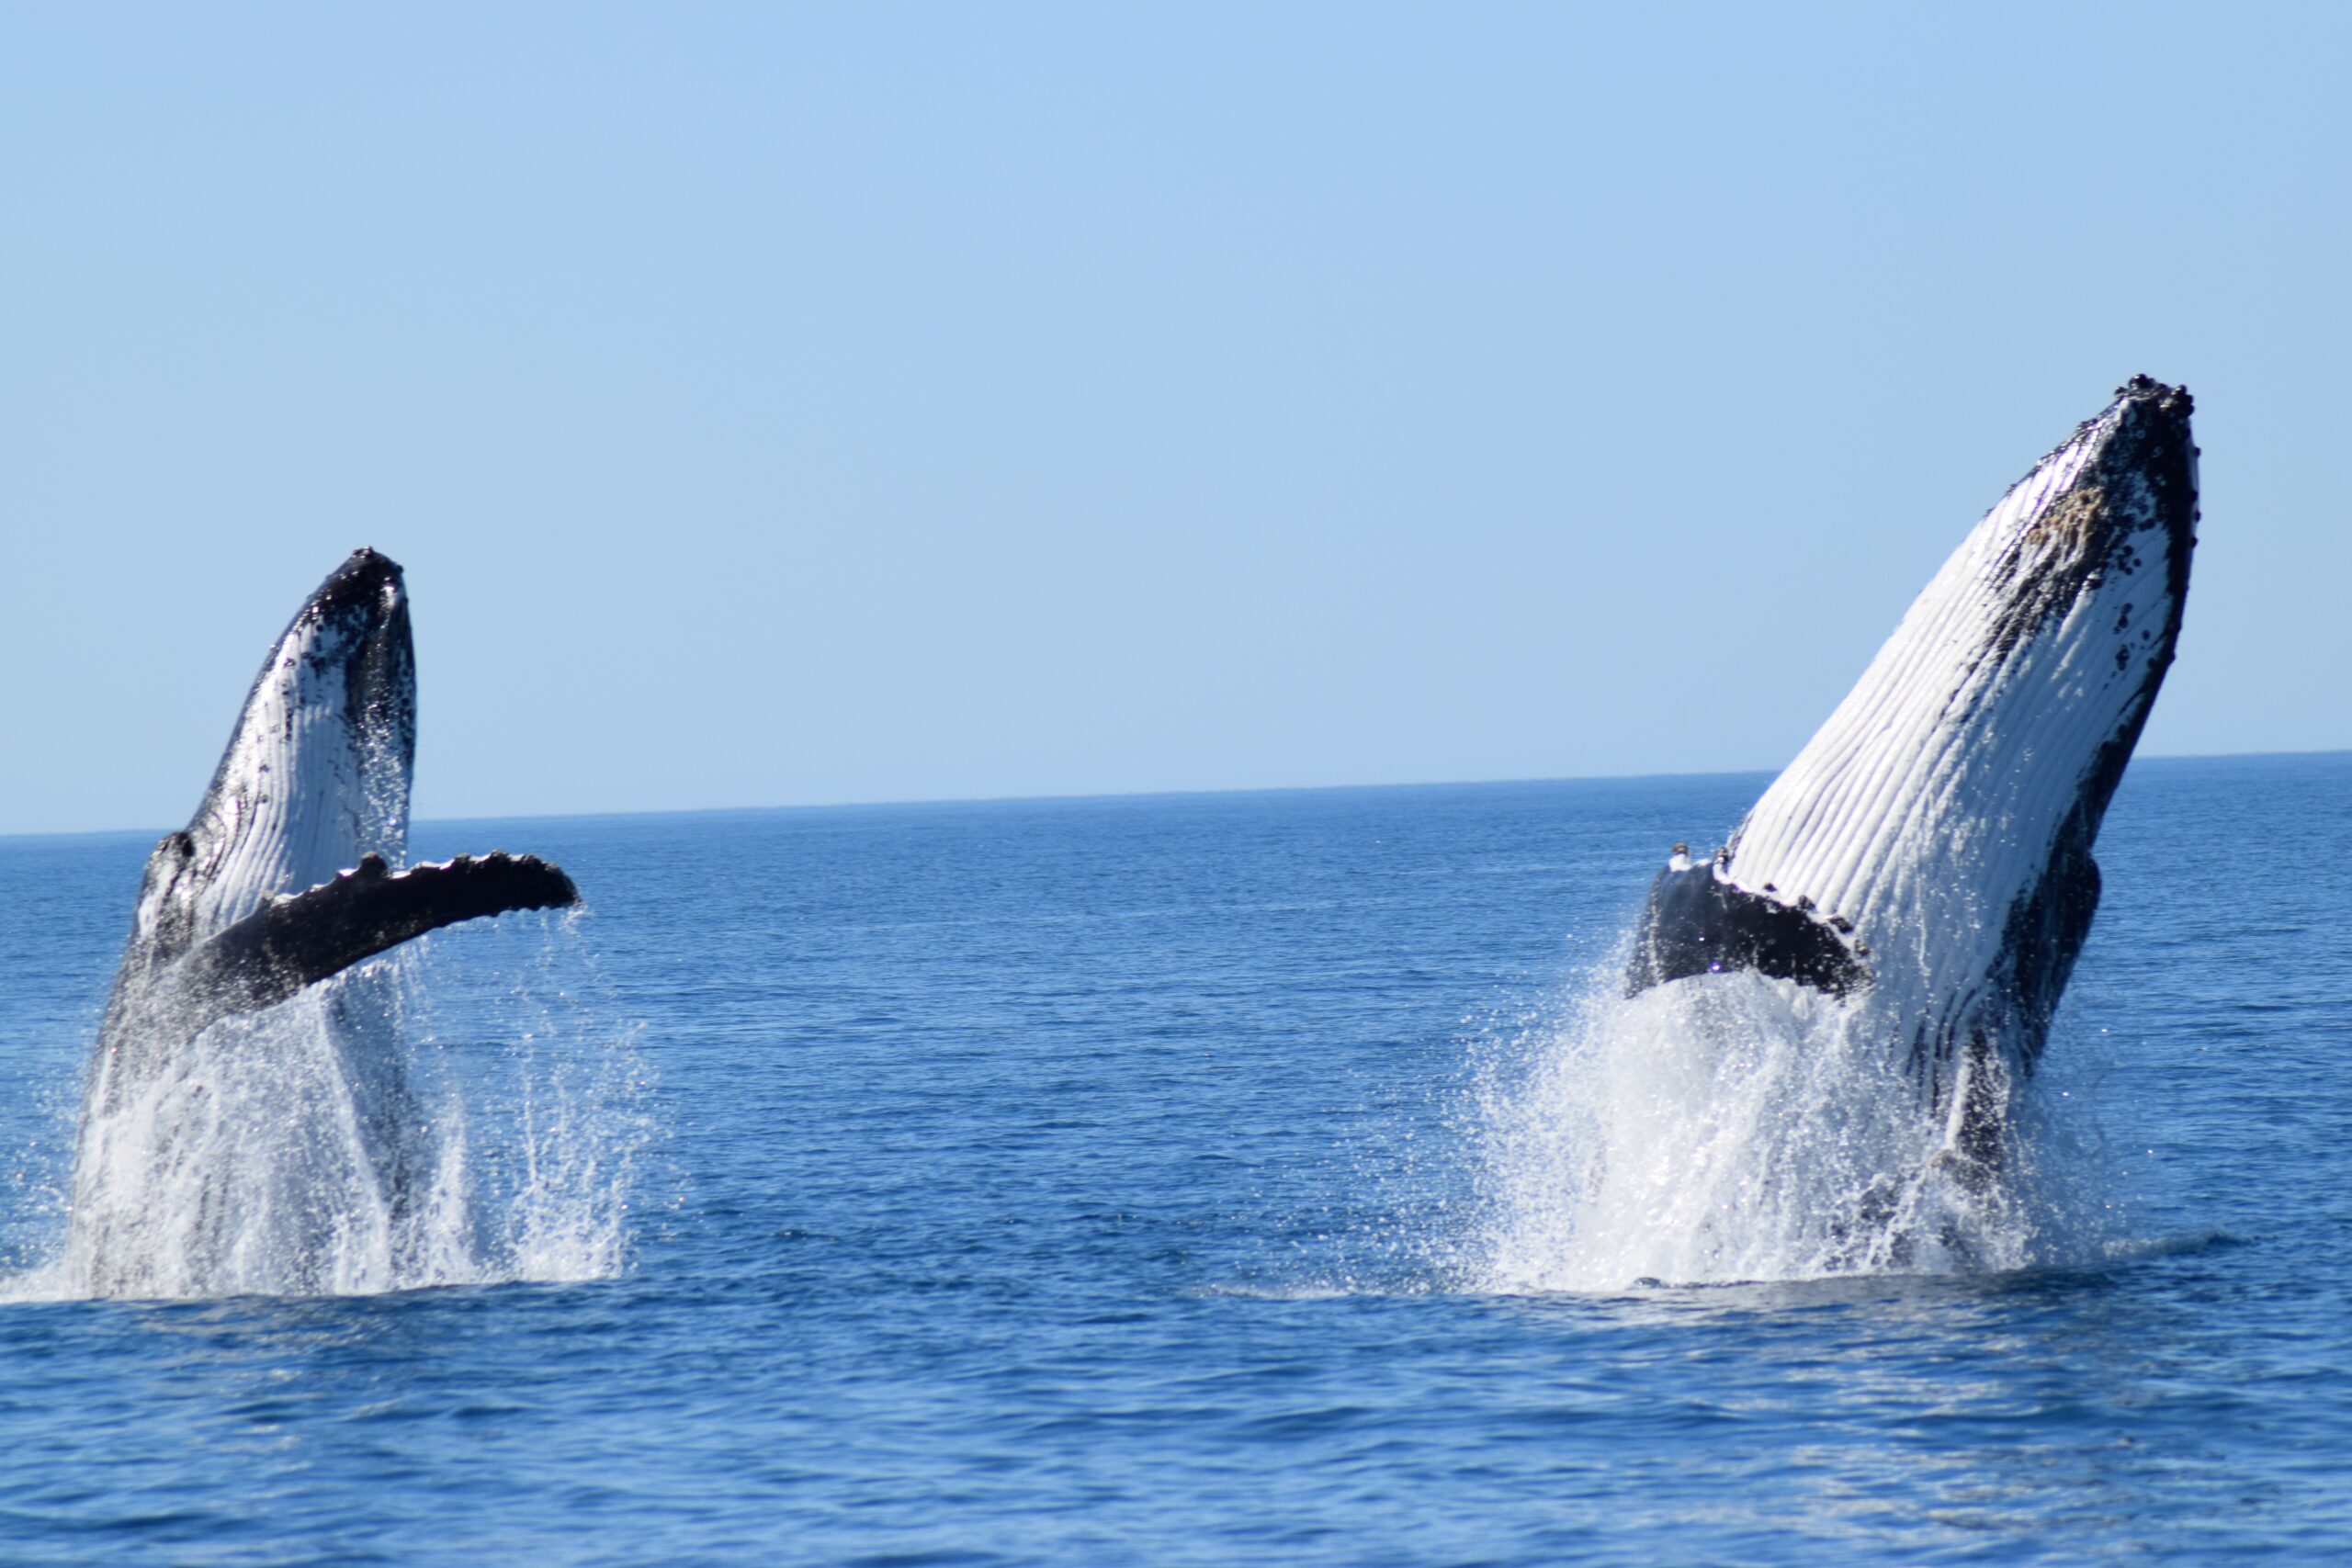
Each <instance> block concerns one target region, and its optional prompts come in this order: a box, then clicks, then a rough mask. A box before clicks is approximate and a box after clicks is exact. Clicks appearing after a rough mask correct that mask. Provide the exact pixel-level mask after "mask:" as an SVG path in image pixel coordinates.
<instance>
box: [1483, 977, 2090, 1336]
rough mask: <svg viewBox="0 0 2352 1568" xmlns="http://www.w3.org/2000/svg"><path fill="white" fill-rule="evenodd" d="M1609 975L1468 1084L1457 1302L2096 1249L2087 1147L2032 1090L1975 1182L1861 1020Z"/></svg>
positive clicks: (1964, 1267) (1971, 1267)
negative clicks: (1995, 1162) (1469, 1215)
mask: <svg viewBox="0 0 2352 1568" xmlns="http://www.w3.org/2000/svg"><path fill="white" fill-rule="evenodd" d="M1614 981H1615V974H1614V972H1611V974H1609V975H1607V976H1596V977H1595V979H1594V981H1593V982H1592V984H1591V985H1590V986H1589V987H1587V990H1586V993H1585V996H1584V998H1583V999H1581V1000H1580V1001H1578V1002H1576V1003H1574V1004H1572V1005H1570V1006H1569V1007H1567V1008H1566V1010H1565V1015H1564V1016H1562V1017H1560V1018H1556V1019H1555V1020H1552V1021H1547V1022H1545V1023H1544V1024H1542V1025H1539V1026H1537V1027H1535V1028H1533V1029H1532V1030H1530V1031H1529V1032H1526V1033H1525V1034H1524V1035H1522V1036H1521V1038H1520V1039H1519V1040H1517V1041H1516V1042H1513V1043H1512V1044H1511V1045H1510V1047H1509V1048H1507V1049H1503V1050H1499V1051H1498V1052H1497V1053H1495V1059H1494V1060H1493V1061H1491V1062H1490V1063H1489V1064H1488V1065H1487V1069H1486V1071H1485V1072H1484V1073H1483V1074H1482V1075H1481V1077H1480V1079H1479V1084H1478V1093H1477V1109H1478V1117H1477V1121H1478V1127H1477V1130H1476V1136H1477V1138H1478V1140H1479V1143H1480V1144H1481V1145H1482V1146H1481V1148H1480V1150H1479V1155H1480V1171H1481V1186H1482V1189H1483V1191H1482V1199H1483V1201H1482V1204H1481V1210H1482V1217H1481V1219H1480V1220H1479V1222H1478V1224H1477V1227H1476V1236H1475V1238H1474V1243H1473V1245H1472V1247H1470V1248H1469V1257H1468V1258H1467V1259H1466V1267H1465V1269H1464V1272H1465V1273H1466V1274H1467V1276H1468V1278H1467V1279H1466V1280H1465V1281H1464V1282H1465V1283H1467V1284H1469V1285H1470V1286H1471V1287H1472V1288H1474V1289H1480V1290H1489V1291H1495V1292H1548V1291H1613V1290H1621V1289H1623V1288H1625V1287H1627V1286H1629V1285H1634V1284H1636V1283H1639V1282H1642V1281H1645V1280H1647V1281H1658V1282H1665V1283H1669V1284H1704V1283H1721V1282H1729V1281H1736V1280H1804V1279H1818V1278H1826V1277H1831V1276H1837V1275H1848V1274H1868V1273H1953V1272H1974V1271H1983V1270H2000V1269H2023V1268H2040V1267H2052V1266H2063V1265H2066V1264H2071V1263H2075V1262H2082V1261H2088V1260H2091V1259H2094V1258H2098V1257H2101V1256H2105V1255H2107V1254H2108V1253H2109V1249H2110V1248H2111V1247H2112V1246H2113V1245H2114V1242H2115V1236H2114V1234H2113V1233H2114V1225H2113V1222H2112V1219H2111V1214H2110V1211H2109V1209H2108V1208H2107V1207H2106V1205H2105V1204H2104V1203H2103V1202H2101V1201H2099V1193H2100V1190H2101V1186H2102V1182H2101V1178H2100V1174H2099V1171H2098V1159H2097V1156H2096V1155H2095V1153H2092V1152H2090V1151H2089V1150H2088V1147H2087V1145H2085V1144H2084V1143H2083V1142H2082V1141H2081V1140H2079V1139H2077V1138H2075V1137H2074V1136H2073V1135H2072V1130H2071V1129H2069V1128H2068V1127H2066V1126H2065V1125H2064V1124H2063V1122H2061V1121H2059V1120H2058V1119H2055V1118H2053V1117H2052V1116H2051V1115H2050V1114H2048V1108H2047V1106H2046V1105H2045V1104H2044V1102H2043V1100H2042V1097H2041V1094H2040V1093H2039V1092H2038V1091H2037V1090H2036V1089H2035V1086H2033V1085H2031V1084H2028V1085H2025V1086H2022V1087H2021V1088H2020V1089H2019V1090H2018V1093H2017V1094H2016V1096H2015V1098H2014V1100H2013V1101H2012V1111H2013V1116H2014V1121H2013V1122H2012V1124H2011V1127H2010V1131H2009V1134H2008V1136H2007V1139H2006V1140H2005V1151H2004V1159H2003V1162H2002V1164H2001V1167H2000V1168H1999V1170H1998V1171H1997V1172H1996V1174H1995V1175H1994V1176H1993V1177H1992V1178H1991V1179H1990V1180H1989V1181H1986V1182H1980V1183H1979V1184H1977V1185H1976V1186H1974V1187H1972V1186H1971V1185H1970V1184H1968V1183H1966V1182H1964V1181H1963V1180H1962V1179H1960V1177H1959V1175H1958V1174H1957V1172H1956V1170H1955V1168H1953V1166H1952V1165H1951V1162H1950V1161H1939V1159H1938V1158H1937V1156H1938V1153H1939V1150H1941V1149H1942V1148H1943V1146H1944V1145H1945V1143H1946V1140H1947V1126H1946V1117H1945V1116H1944V1115H1943V1114H1942V1113H1939V1112H1938V1111H1935V1110H1934V1109H1933V1108H1932V1107H1931V1106H1930V1105H1928V1103H1926V1102H1925V1100H1924V1099H1923V1097H1922V1095H1921V1093H1920V1091H1919V1087H1918V1085H1917V1083H1916V1082H1915V1081H1914V1080H1913V1079H1912V1077H1910V1076H1909V1075H1908V1074H1907V1073H1905V1071H1904V1070H1903V1067H1902V1055H1901V1052H1900V1051H1899V1050H1890V1049H1889V1048H1888V1042H1887V1040H1886V1039H1885V1037H1884V1035H1883V1033H1882V1032H1880V1030H1879V1029H1878V1028H1876V1027H1874V1026H1873V1025H1872V1023H1871V1011H1870V1010H1869V1009H1867V1008H1866V1007H1862V1006H1857V1005H1854V1004H1850V1003H1846V1002H1840V1001H1838V1000H1836V999H1834V998H1829V997H1826V996H1824V995H1822V994H1821V993H1820V992H1817V991H1813V990H1809V989H1806V988H1804V987H1800V986H1797V985H1794V984H1792V983H1790V982H1787V981H1783V980H1775V979H1770V978H1768V977H1766V976H1760V975H1757V974H1754V973H1745V972H1743V973H1735V974H1724V975H1712V976H1698V977H1694V978H1691V979H1687V980H1682V981H1678V982H1676V983H1674V984H1672V985H1668V986H1661V987H1656V988H1654V989H1651V990H1648V991H1645V992H1644V993H1643V994H1642V995H1640V996H1638V997H1634V998H1620V997H1619V996H1617V995H1616V994H1615V990H1616V987H1615V984H1614Z"/></svg>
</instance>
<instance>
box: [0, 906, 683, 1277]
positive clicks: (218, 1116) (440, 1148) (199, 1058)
mask: <svg viewBox="0 0 2352 1568" xmlns="http://www.w3.org/2000/svg"><path fill="white" fill-rule="evenodd" d="M506 938H507V945H508V946H509V947H510V948H513V947H515V945H516V944H517V943H518V942H519V943H520V944H522V945H525V946H529V945H536V946H537V949H538V956H537V959H536V960H531V961H527V962H526V963H525V964H522V965H520V966H519V967H518V966H515V965H513V964H508V965H504V966H501V967H500V968H499V970H498V972H497V977H496V979H495V980H493V981H491V982H490V983H487V984H485V983H484V982H483V981H482V980H481V978H480V977H479V976H466V975H458V976H447V977H448V978H450V979H452V980H453V981H454V982H455V984H454V985H453V986H452V987H451V989H452V990H453V992H454V995H452V996H451V997H448V998H437V997H436V995H435V992H436V989H437V987H433V986H430V985H428V984H426V983H425V981H426V980H428V979H430V978H433V977H435V971H436V970H437V969H439V968H441V967H443V966H441V965H438V964H436V963H435V958H434V956H433V953H432V951H431V939H427V940H426V941H425V942H419V943H416V944H412V947H411V948H410V949H409V950H406V951H403V952H402V953H398V954H395V955H391V956H389V957H387V958H385V959H380V960H378V961H376V962H375V963H372V964H368V965H365V966H363V967H361V968H359V969H356V970H353V971H349V972H346V973H345V975H342V976H337V977H336V978H335V979H334V980H332V981H329V982H327V983H325V984H322V985H320V986H315V987H311V988H309V989H308V990H306V991H304V992H303V993H301V994H300V996H298V997H296V998H292V999H290V1000H288V1001H287V1002H284V1003H282V1004H279V1005H277V1006H276V1007H272V1008H268V1009H266V1010H262V1011H259V1012H254V1013H248V1014H241V1015H236V1016H232V1017H230V1018H227V1019H223V1020H221V1021H220V1022H218V1023H215V1024H213V1025H212V1026H211V1027H209V1028H208V1029H206V1030H204V1031H203V1032H201V1033H199V1034H198V1036H196V1037H195V1038H194V1039H193V1040H191V1041H189V1042H187V1043H186V1044H185V1045H184V1046H182V1047H180V1048H179V1049H178V1050H176V1051H175V1053H174V1054H173V1055H172V1056H171V1057H170V1059H169V1062H168V1064H167V1066H166V1069H165V1070H164V1071H162V1072H159V1073H157V1074H155V1075H154V1076H153V1077H144V1078H142V1079H141V1081H140V1082H139V1083H138V1084H137V1085H136V1086H135V1088H134V1089H133V1090H132V1091H131V1092H130V1093H128V1094H126V1095H123V1096H121V1097H119V1098H117V1099H115V1100H114V1101H113V1102H112V1103H111V1104H110V1105H108V1106H107V1107H106V1108H105V1109H103V1110H101V1109H99V1108H98V1101H97V1097H92V1099H91V1101H90V1103H89V1105H88V1106H87V1107H85V1114H86V1115H87V1116H89V1117H90V1118H92V1121H91V1122H90V1123H89V1124H87V1125H85V1127H84V1128H83V1129H82V1131H81V1151H80V1160H79V1163H78V1166H77V1169H76V1171H75V1176H74V1191H73V1194H72V1198H71V1201H70V1205H69V1212H68V1213H67V1214H66V1215H65V1218H64V1228H63V1235H62V1237H61V1239H60V1242H59V1244H58V1246H57V1248H56V1250H55V1253H54V1255H53V1256H52V1257H51V1258H50V1259H49V1260H48V1261H47V1262H46V1263H44V1264H42V1265H40V1266H39V1267H37V1268H35V1269H31V1270H29V1271H28V1272H27V1273H25V1274H23V1275H21V1276H19V1277H17V1279H15V1280H8V1281H6V1282H5V1283H0V1299H18V1300H22V1299H27V1298H69V1297H82V1296H88V1295H93V1294H107V1295H115V1296H130V1297H140V1298H150V1297H153V1298H164V1297H181V1298H186V1297H213V1296H231V1295H244V1294H271V1295H285V1294H297V1295H355V1294H370V1293H375V1292H385V1291H397V1290H407V1289H413V1288H417V1287H422V1286H429V1285H448V1284H469V1283H492V1282H498V1281H506V1280H582V1279H596V1278H604V1277H607V1276H610V1275H612V1274H615V1273H616V1272H618V1271H619V1269H621V1268H622V1266H623V1264H624V1262H625V1260H626V1251H627V1246H628V1235H629V1220H630V1205H631V1199H632V1190H633V1187H634V1185H635V1178H636V1174H637V1167H638V1163H639V1155H640V1153H641V1151H642V1149H643V1147H644V1145H645V1143H646V1139H647V1122H646V1118H645V1115H644V1113H643V1111H642V1104H643V1098H644V1097H643V1088H644V1071H643V1066H642V1063H641V1061H640V1059H639V1055H638V1052H637V1050H636V1046H635V1042H634V1040H633V1038H632V1037H631V1036H630V1034H629V1032H628V1031H626V1030H621V1029H616V1028H614V1027H612V1026H611V1025H609V1024H607V1023H605V1022H604V1021H600V1020H599V1019H598V1018H597V1016H596V1013H595V1010H594V1009H592V1008H589V1007H586V1006H583V1005H582V1004H581V1002H580V1001H579V1000H578V999H577V997H576V995H575V994H574V992H573V991H572V990H571V989H570V988H567V987H565V986H563V985H562V984H560V979H559V972H560V969H561V968H562V967H563V965H564V963H565V962H566V961H565V960H564V959H563V958H561V957H560V956H559V954H558V953H557V949H558V948H559V947H560V945H561V942H562V939H561V937H560V922H549V925H548V929H547V931H545V933H544V934H541V935H537V936H535V935H533V934H532V933H531V932H529V931H524V932H519V933H515V932H510V933H506ZM489 940H490V941H491V942H496V941H497V938H496V936H495V935H492V936H490V938H489ZM476 945H477V947H479V946H480V945H481V943H480V942H479V941H478V942H477V943H476ZM452 967H464V966H462V965H459V966H452ZM99 1259H103V1260H104V1263H103V1267H101V1266H100V1265H99V1263H98V1260H99Z"/></svg>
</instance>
